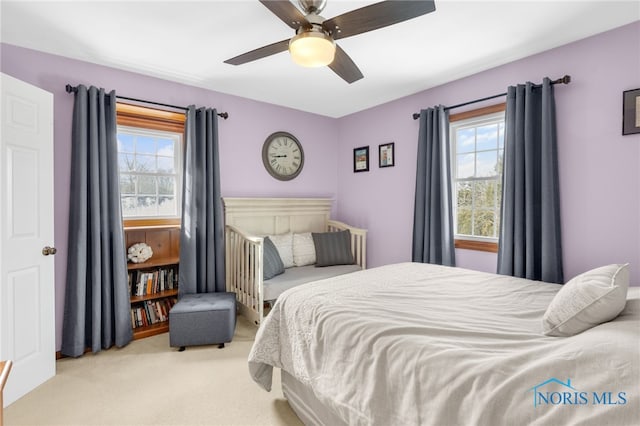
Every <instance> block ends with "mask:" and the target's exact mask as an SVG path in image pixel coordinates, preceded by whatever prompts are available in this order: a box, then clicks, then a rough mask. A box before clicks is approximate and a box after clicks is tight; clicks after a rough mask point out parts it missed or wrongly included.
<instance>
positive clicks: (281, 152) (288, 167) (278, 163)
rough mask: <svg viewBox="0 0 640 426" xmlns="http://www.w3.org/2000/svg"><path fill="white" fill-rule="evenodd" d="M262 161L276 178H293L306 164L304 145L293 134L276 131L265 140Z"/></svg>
mask: <svg viewBox="0 0 640 426" xmlns="http://www.w3.org/2000/svg"><path fill="white" fill-rule="evenodd" d="M262 162H263V163H264V167H265V168H266V169H267V171H268V172H269V174H270V175H271V176H273V177H274V178H276V179H279V180H291V179H293V178H295V177H296V176H298V175H299V174H300V172H301V171H302V166H303V165H304V152H303V151H302V145H300V142H299V141H298V139H296V137H295V136H293V135H292V134H290V133H286V132H276V133H274V134H272V135H271V136H269V137H268V138H267V140H266V141H264V145H263V146H262Z"/></svg>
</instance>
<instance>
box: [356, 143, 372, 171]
mask: <svg viewBox="0 0 640 426" xmlns="http://www.w3.org/2000/svg"><path fill="white" fill-rule="evenodd" d="M368 171H369V147H368V146H361V147H360V148H354V149H353V172H354V173H357V172H368Z"/></svg>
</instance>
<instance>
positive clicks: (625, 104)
mask: <svg viewBox="0 0 640 426" xmlns="http://www.w3.org/2000/svg"><path fill="white" fill-rule="evenodd" d="M634 133H640V89H633V90H627V91H625V92H623V93H622V134H623V135H631V134H634Z"/></svg>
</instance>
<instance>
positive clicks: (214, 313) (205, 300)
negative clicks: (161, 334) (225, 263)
mask: <svg viewBox="0 0 640 426" xmlns="http://www.w3.org/2000/svg"><path fill="white" fill-rule="evenodd" d="M235 329H236V295H235V293H199V294H185V295H183V296H182V297H181V298H180V299H179V300H178V303H176V304H175V305H174V306H173V308H171V311H169V345H171V346H172V347H180V350H181V351H182V350H184V347H185V346H195V345H211V344H216V343H217V344H219V345H220V346H219V347H220V348H224V344H225V343H226V342H230V341H231V339H232V338H233V333H234V332H235Z"/></svg>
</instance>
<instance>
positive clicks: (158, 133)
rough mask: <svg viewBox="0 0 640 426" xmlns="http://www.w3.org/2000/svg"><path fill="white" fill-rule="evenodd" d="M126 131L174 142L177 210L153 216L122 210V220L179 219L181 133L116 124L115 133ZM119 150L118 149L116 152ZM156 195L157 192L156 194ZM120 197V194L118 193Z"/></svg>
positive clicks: (180, 213)
mask: <svg viewBox="0 0 640 426" xmlns="http://www.w3.org/2000/svg"><path fill="white" fill-rule="evenodd" d="M121 131H122V133H128V134H134V135H136V136H148V137H163V138H166V139H172V140H173V141H174V143H175V148H174V165H173V167H174V170H175V171H176V186H175V198H176V207H177V212H176V214H175V215H154V216H125V215H124V212H123V216H122V218H123V219H124V220H146V219H180V218H181V215H182V212H181V206H182V174H183V173H182V167H183V166H182V151H183V135H182V134H181V133H177V132H169V131H165V130H151V129H145V128H142V127H133V126H117V133H120V132H121ZM119 153H120V151H118V154H119ZM153 175H154V176H171V175H166V174H162V173H153ZM118 176H120V169H118ZM156 195H157V194H156ZM120 198H121V199H122V194H120Z"/></svg>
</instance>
